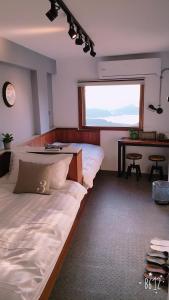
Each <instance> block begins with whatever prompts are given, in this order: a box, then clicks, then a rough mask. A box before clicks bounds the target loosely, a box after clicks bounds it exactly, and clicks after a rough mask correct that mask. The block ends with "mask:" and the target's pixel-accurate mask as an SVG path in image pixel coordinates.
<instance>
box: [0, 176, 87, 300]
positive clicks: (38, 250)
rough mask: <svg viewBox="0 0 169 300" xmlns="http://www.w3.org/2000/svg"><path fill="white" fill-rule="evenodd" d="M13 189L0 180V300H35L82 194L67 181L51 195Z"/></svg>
mask: <svg viewBox="0 0 169 300" xmlns="http://www.w3.org/2000/svg"><path fill="white" fill-rule="evenodd" d="M13 189H14V184H9V183H5V180H4V179H3V180H1V179H0V268H1V272H0V300H37V299H39V297H40V295H41V293H42V291H43V289H44V287H45V285H46V283H47V281H48V279H49V276H50V274H51V272H52V270H53V267H54V265H55V263H56V261H57V259H58V257H59V254H60V253H61V250H62V248H63V245H64V243H65V241H66V239H67V237H68V234H69V232H70V229H71V227H72V224H73V222H74V219H75V217H76V214H77V212H78V210H79V207H80V203H81V201H82V199H83V197H84V195H85V194H86V192H87V190H86V189H85V188H84V187H83V186H82V185H80V184H79V183H77V182H73V181H66V184H65V185H64V187H62V188H60V189H59V190H52V194H51V195H39V194H14V193H13V192H12V191H13Z"/></svg>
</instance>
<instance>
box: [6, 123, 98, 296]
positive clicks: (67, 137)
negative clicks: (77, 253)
mask: <svg viewBox="0 0 169 300" xmlns="http://www.w3.org/2000/svg"><path fill="white" fill-rule="evenodd" d="M55 141H60V142H79V143H80V142H81V143H90V144H95V145H100V131H98V130H78V129H76V128H55V129H53V130H51V131H49V132H47V133H45V134H42V135H39V136H36V137H34V138H32V139H31V140H29V141H27V142H26V143H24V144H22V145H29V146H44V145H45V144H47V143H54V142H55ZM74 158H75V156H74ZM9 161H10V152H4V153H2V154H1V155H0V177H1V176H3V175H4V174H6V173H7V172H8V171H9ZM78 168H81V172H82V152H81V151H80V154H79V156H78V155H77V156H76V159H75V160H74V163H73V164H72V166H70V170H71V169H72V174H73V175H71V172H69V178H70V179H73V178H74V179H73V180H75V181H79V180H81V179H79V177H78V176H79V172H78ZM75 170H76V172H75ZM75 174H76V175H75ZM72 176H73V178H72ZM79 182H80V181H79ZM89 192H90V191H89V190H88V194H87V195H86V196H85V197H84V198H83V200H82V202H81V205H80V208H79V210H78V213H77V215H76V218H75V221H74V223H73V225H72V228H71V230H70V233H69V235H68V238H67V240H66V242H65V244H64V247H63V249H62V251H61V253H60V256H59V258H58V260H57V262H56V265H55V267H54V269H53V271H52V273H51V275H50V277H49V280H48V282H47V283H46V286H45V288H44V290H43V292H42V294H41V296H40V298H39V300H48V299H49V296H50V294H51V291H52V289H53V287H54V284H55V281H56V279H57V277H58V275H59V272H60V270H61V267H62V264H63V261H64V259H65V257H66V254H67V252H68V249H69V247H70V244H71V241H72V238H73V236H74V233H75V230H76V228H77V225H78V223H79V220H80V216H81V214H82V211H83V208H84V206H85V203H86V201H87V199H88V195H89Z"/></svg>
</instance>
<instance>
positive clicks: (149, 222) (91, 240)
mask: <svg viewBox="0 0 169 300" xmlns="http://www.w3.org/2000/svg"><path fill="white" fill-rule="evenodd" d="M168 233H169V206H159V205H156V204H154V202H153V201H152V199H151V183H150V182H148V180H147V178H146V177H142V178H141V179H140V181H139V182H137V181H136V179H135V178H134V177H133V176H132V177H131V178H129V179H128V180H127V179H125V178H118V177H117V176H116V175H113V174H111V173H105V172H104V173H103V172H102V173H99V175H98V176H97V178H96V179H95V184H94V188H93V190H92V192H91V194H90V196H89V199H88V202H87V204H86V206H85V210H84V212H83V215H82V217H81V220H80V224H79V226H78V229H77V231H76V233H75V236H74V239H73V242H72V245H71V247H70V250H69V253H68V255H67V257H66V259H65V262H64V265H63V268H62V271H61V273H60V276H59V278H58V280H57V282H56V285H55V287H54V289H53V292H52V295H51V297H50V300H103V299H104V300H151V299H157V300H166V299H167V288H162V289H160V290H158V292H156V291H155V290H154V286H152V288H151V289H145V284H144V278H143V272H144V264H145V262H144V260H145V254H146V251H148V250H149V245H150V240H151V239H152V238H153V237H159V238H162V239H169V234H168Z"/></svg>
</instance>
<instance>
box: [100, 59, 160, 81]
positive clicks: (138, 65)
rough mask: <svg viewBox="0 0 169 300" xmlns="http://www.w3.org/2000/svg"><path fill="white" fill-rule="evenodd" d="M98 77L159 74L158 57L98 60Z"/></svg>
mask: <svg viewBox="0 0 169 300" xmlns="http://www.w3.org/2000/svg"><path fill="white" fill-rule="evenodd" d="M98 75H99V79H109V78H113V77H116V78H119V77H121V78H124V77H141V76H142V77H145V76H147V75H158V76H160V75H161V59H160V58H144V59H129V60H114V61H102V62H98Z"/></svg>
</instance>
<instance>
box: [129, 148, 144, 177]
mask: <svg viewBox="0 0 169 300" xmlns="http://www.w3.org/2000/svg"><path fill="white" fill-rule="evenodd" d="M126 158H127V159H132V161H133V163H132V164H130V165H129V166H128V168H127V172H126V178H128V176H130V175H131V171H132V169H134V170H136V178H137V181H138V180H139V178H140V177H141V169H140V165H136V164H135V161H136V160H139V159H142V154H139V153H128V154H127V155H126Z"/></svg>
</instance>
